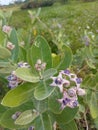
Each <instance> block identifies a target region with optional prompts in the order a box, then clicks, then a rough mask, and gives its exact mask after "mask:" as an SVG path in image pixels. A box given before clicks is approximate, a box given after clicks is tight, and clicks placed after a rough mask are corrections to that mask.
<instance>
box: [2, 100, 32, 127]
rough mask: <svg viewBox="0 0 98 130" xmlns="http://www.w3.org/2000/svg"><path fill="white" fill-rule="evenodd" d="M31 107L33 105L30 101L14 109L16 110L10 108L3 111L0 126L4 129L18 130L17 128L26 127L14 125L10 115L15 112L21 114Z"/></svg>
mask: <svg viewBox="0 0 98 130" xmlns="http://www.w3.org/2000/svg"><path fill="white" fill-rule="evenodd" d="M30 108H32V109H33V108H34V107H33V103H32V102H31V101H29V102H27V103H25V104H23V105H21V106H19V107H16V108H10V109H8V110H6V111H5V113H4V114H3V115H2V116H1V117H0V119H1V120H0V125H1V126H3V127H4V128H9V129H19V128H25V127H26V126H20V125H16V124H15V120H14V119H12V115H13V114H15V113H16V112H23V111H25V110H28V109H30Z"/></svg>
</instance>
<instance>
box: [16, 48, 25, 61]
mask: <svg viewBox="0 0 98 130" xmlns="http://www.w3.org/2000/svg"><path fill="white" fill-rule="evenodd" d="M18 59H19V61H26V50H25V49H24V48H23V47H21V46H20V47H19V57H18Z"/></svg>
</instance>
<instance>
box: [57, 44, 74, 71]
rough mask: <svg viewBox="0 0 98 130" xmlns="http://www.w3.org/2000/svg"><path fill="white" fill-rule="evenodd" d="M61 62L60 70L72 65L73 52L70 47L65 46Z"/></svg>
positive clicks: (58, 67)
mask: <svg viewBox="0 0 98 130" xmlns="http://www.w3.org/2000/svg"><path fill="white" fill-rule="evenodd" d="M61 56H62V57H61V61H60V64H59V65H58V66H57V69H58V70H64V69H66V68H68V67H69V66H70V65H71V62H72V51H71V49H70V48H69V47H68V46H65V45H64V46H63V48H62V52H61Z"/></svg>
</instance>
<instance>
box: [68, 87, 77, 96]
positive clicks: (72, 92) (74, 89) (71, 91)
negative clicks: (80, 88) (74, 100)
mask: <svg viewBox="0 0 98 130" xmlns="http://www.w3.org/2000/svg"><path fill="white" fill-rule="evenodd" d="M67 92H68V95H69V96H70V97H74V96H76V88H70V89H68V91H67Z"/></svg>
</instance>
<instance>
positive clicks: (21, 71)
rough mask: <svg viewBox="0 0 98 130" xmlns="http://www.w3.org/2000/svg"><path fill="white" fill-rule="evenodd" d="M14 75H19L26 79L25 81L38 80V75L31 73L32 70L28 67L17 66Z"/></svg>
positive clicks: (33, 81)
mask: <svg viewBox="0 0 98 130" xmlns="http://www.w3.org/2000/svg"><path fill="white" fill-rule="evenodd" d="M15 75H16V76H17V77H19V78H20V79H22V80H24V81H27V82H32V83H36V82H38V81H40V78H39V76H38V75H35V74H33V72H32V70H31V69H30V68H18V69H17V70H16V71H15Z"/></svg>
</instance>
